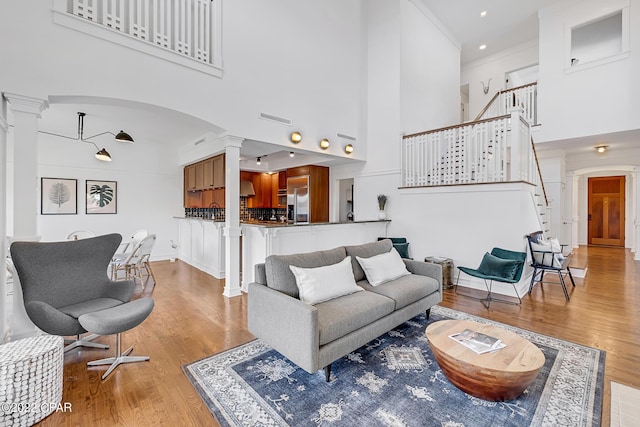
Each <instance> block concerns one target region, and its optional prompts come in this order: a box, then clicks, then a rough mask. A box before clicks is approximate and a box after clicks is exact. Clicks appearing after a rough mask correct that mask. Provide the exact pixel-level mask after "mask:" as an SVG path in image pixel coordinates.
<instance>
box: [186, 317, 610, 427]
mask: <svg viewBox="0 0 640 427" xmlns="http://www.w3.org/2000/svg"><path fill="white" fill-rule="evenodd" d="M443 319H470V320H475V321H477V322H480V323H493V324H495V322H492V321H490V320H487V319H482V318H479V317H475V316H471V315H468V314H465V313H462V312H459V311H454V310H450V309H446V308H442V307H437V306H436V307H434V308H433V309H432V310H431V316H430V319H429V320H428V321H427V320H426V318H425V316H424V315H421V316H417V317H415V318H413V319H411V320H410V321H408V322H406V323H404V324H402V325H400V326H398V327H397V328H395V329H393V330H392V331H390V332H389V333H387V334H385V335H382V336H381V337H379V338H378V339H376V340H374V341H372V342H370V343H368V344H367V345H366V346H364V347H362V348H360V349H358V350H356V351H354V352H353V353H351V354H349V355H348V356H345V357H343V358H342V359H340V360H338V361H336V362H334V363H333V365H332V380H331V382H329V383H327V382H325V380H324V372H323V371H318V372H317V373H315V374H312V375H311V374H308V373H307V372H305V371H304V370H302V369H300V368H298V367H297V366H296V365H295V364H293V363H292V362H290V361H289V360H287V359H286V358H285V357H284V356H282V355H281V354H280V353H278V352H276V351H275V350H273V349H271V348H270V347H269V346H267V345H266V344H264V343H262V342H261V341H260V340H254V341H251V342H249V343H247V344H244V345H242V346H239V347H236V348H233V349H231V350H227V351H225V352H222V353H219V354H216V355H214V356H210V357H207V358H205V359H202V360H200V361H198V362H194V363H191V364H189V365H186V366H184V372H185V373H186V375H187V377H188V378H189V380H190V381H191V383H192V384H193V385H194V387H195V388H196V390H197V391H198V393H199V394H200V396H201V397H202V399H203V400H204V401H205V403H206V404H207V405H208V407H209V409H210V410H211V412H212V413H213V415H214V416H215V418H216V420H217V421H218V422H219V423H220V424H221V425H223V426H361V425H366V426H393V427H395V426H398V427H400V426H416V427H418V426H419V427H426V426H445V427H462V426H467V427H471V426H473V427H476V426H518V427H521V426H529V425H531V426H599V425H600V418H601V412H602V388H603V374H604V359H605V352H604V351H601V350H598V349H594V348H591V347H585V346H581V345H578V344H573V343H570V342H567V341H562V340H559V339H556V338H552V337H548V336H544V335H539V334H536V333H533V332H529V331H525V330H522V329H518V328H515V327H511V326H508V325H504V324H499V325H500V327H502V328H504V329H507V330H509V331H512V332H515V333H517V334H519V335H521V336H523V337H524V338H526V339H528V340H529V341H531V342H533V343H534V344H535V345H537V346H538V347H539V348H540V350H542V352H543V353H544V355H545V358H546V362H545V365H544V366H543V368H542V370H541V371H540V374H539V375H538V377H537V378H536V380H535V381H534V382H533V383H532V384H531V385H530V386H529V387H528V388H527V390H525V392H524V393H523V394H522V395H521V396H520V397H518V398H517V399H514V400H511V401H508V402H487V401H484V400H481V399H478V398H475V397H472V396H470V395H468V394H466V393H464V392H463V391H460V390H459V389H457V388H456V387H455V386H453V385H452V384H451V383H450V382H449V381H448V380H447V379H446V378H445V377H444V375H443V374H442V371H440V369H439V367H438V364H437V362H436V361H435V359H434V357H433V354H432V352H431V349H430V348H429V343H428V341H427V339H426V337H425V334H424V331H425V329H426V327H427V325H428V324H429V323H431V322H435V321H438V320H443Z"/></svg>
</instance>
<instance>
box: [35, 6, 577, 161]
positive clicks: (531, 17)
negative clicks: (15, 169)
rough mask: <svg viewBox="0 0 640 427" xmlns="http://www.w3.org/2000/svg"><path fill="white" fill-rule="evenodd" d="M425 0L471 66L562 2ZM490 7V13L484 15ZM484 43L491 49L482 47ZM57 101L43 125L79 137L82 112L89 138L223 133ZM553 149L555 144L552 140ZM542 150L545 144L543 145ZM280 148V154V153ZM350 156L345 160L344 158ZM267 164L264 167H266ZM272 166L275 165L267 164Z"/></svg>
mask: <svg viewBox="0 0 640 427" xmlns="http://www.w3.org/2000/svg"><path fill="white" fill-rule="evenodd" d="M415 1H421V2H423V3H424V4H425V5H426V6H427V7H428V8H429V9H430V10H431V11H432V12H433V14H434V15H435V16H436V17H437V18H438V19H439V20H440V21H441V22H442V24H443V25H444V26H445V27H447V28H448V30H449V32H450V33H451V35H452V36H453V37H454V38H456V39H457V40H458V41H459V42H460V43H461V46H462V52H461V62H462V64H463V65H464V64H467V63H469V62H471V61H475V60H480V59H482V58H485V57H489V56H491V55H494V54H495V53H497V52H499V51H502V50H504V49H508V48H511V47H514V46H516V45H519V44H521V43H524V42H527V41H531V40H535V39H537V37H538V15H537V13H538V10H539V9H542V8H545V7H547V6H550V5H552V4H554V3H557V2H558V0H415ZM482 11H486V12H487V14H486V16H485V17H481V16H480V13H481V12H482ZM480 44H486V46H487V47H486V49H484V50H480V49H478V47H479V46H480ZM49 101H50V103H51V105H50V107H49V108H48V109H46V110H45V111H44V112H43V113H42V120H41V122H40V124H39V126H40V129H41V130H44V131H47V132H54V133H59V134H63V135H68V136H71V137H75V136H76V134H77V112H78V111H82V112H85V113H87V116H86V117H85V136H88V135H93V134H95V133H99V132H104V131H106V130H109V131H111V132H117V131H118V130H120V129H124V130H125V131H127V132H128V133H130V134H131V135H132V136H134V138H135V139H136V141H141V142H142V141H145V142H148V143H153V144H172V145H173V146H182V145H184V144H186V143H188V142H193V141H195V140H196V139H198V138H200V137H201V136H202V135H204V134H206V133H211V132H212V133H219V132H221V131H222V130H221V129H219V128H216V127H215V126H213V125H211V124H209V123H206V122H205V121H203V120H199V119H197V118H194V117H190V116H187V115H184V114H180V113H177V112H175V111H169V110H165V109H162V108H160V107H154V106H151V105H142V104H139V103H131V105H124V106H123V105H122V103H121V102H120V103H118V104H117V105H116V104H115V103H110V102H108V101H106V102H105V100H104V99H101V100H91V99H89V98H81V97H79V98H77V99H75V98H64V99H58V98H56V97H54V98H52V99H50V100H49ZM578 145H584V141H582V140H580V141H571V142H570V143H567V146H566V147H563V148H564V149H565V150H566V151H575V150H577V146H578ZM547 146H548V147H549V148H551V146H552V144H547ZM541 148H542V147H541ZM278 150H280V152H278ZM281 150H282V147H280V146H278V145H271V144H264V143H258V142H255V143H253V142H252V143H249V142H247V143H246V144H243V148H242V153H241V154H242V155H243V157H244V158H245V159H246V165H245V167H247V168H249V167H252V166H253V167H256V166H255V161H254V160H255V157H256V156H259V155H264V154H269V158H268V162H267V163H271V164H272V165H278V166H279V165H280V164H283V163H285V162H287V161H294V160H293V159H289V157H288V155H289V151H288V150H286V151H281ZM297 154H299V156H296V159H295V161H300V162H302V161H314V162H318V163H321V162H326V164H334V163H336V162H340V161H341V159H339V158H331V157H329V156H327V157H324V156H319V155H317V154H316V155H312V156H309V157H305V156H304V155H302V154H303V153H297ZM342 160H344V159H342ZM263 167H264V166H263ZM267 167H270V166H267Z"/></svg>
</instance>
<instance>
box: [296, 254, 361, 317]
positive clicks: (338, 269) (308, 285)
mask: <svg viewBox="0 0 640 427" xmlns="http://www.w3.org/2000/svg"><path fill="white" fill-rule="evenodd" d="M289 269H290V270H291V272H292V273H293V275H294V276H295V278H296V286H298V292H299V294H300V300H301V301H302V302H306V303H307V304H312V305H313V304H318V303H321V302H323V301H329V300H331V299H334V298H337V297H341V296H343V295H349V294H352V293H354V292H359V291H363V290H364V289H362V288H361V287H360V286H358V285H356V281H355V279H354V277H353V270H352V268H351V257H350V256H348V257H346V258H345V259H343V260H342V261H340V262H339V263H337V264H331V265H327V266H323V267H315V268H302V267H296V266H294V265H290V266H289Z"/></svg>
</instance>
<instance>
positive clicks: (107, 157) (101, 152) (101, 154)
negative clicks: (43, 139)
mask: <svg viewBox="0 0 640 427" xmlns="http://www.w3.org/2000/svg"><path fill="white" fill-rule="evenodd" d="M86 115H87V114H86V113H83V112H78V136H77V137H75V138H73V137H70V136H65V135H59V134H57V133H53V132H45V131H42V130H40V131H38V132H39V133H45V134H47V135H53V136H59V137H61V138H66V139H73V140H74V141H80V142H86V143H89V144H93V146H94V147H96V150H98V151H97V152H96V154H95V157H96V159H98V160H102V161H103V162H110V161H111V154H109V152H107V150H106V149H104V148H103V149H100V148H98V146H97V145H96V144H95V143H94V142H93V141H89V140H90V139H91V138H95V137H97V136H101V135H105V134H110V135H113V136H114V137H115V140H116V141H120V142H129V143H133V138H132V137H131V135H129V134H128V133H126V132H125V131H122V130H121V131H120V132H118V134H117V135H116V134H115V133H113V132H109V131H106V132H101V133H97V134H95V135H92V136H89V137H86V138H85V137H84V116H86Z"/></svg>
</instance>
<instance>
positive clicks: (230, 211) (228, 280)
mask: <svg viewBox="0 0 640 427" xmlns="http://www.w3.org/2000/svg"><path fill="white" fill-rule="evenodd" d="M221 141H222V143H223V144H224V146H225V195H224V203H225V226H224V236H225V239H224V249H225V261H224V267H225V278H224V291H223V293H222V294H223V295H224V296H225V297H235V296H238V295H241V294H242V288H241V286H240V257H241V254H240V235H241V229H240V147H241V146H242V141H244V139H243V138H239V137H237V136H231V135H226V136H223V137H222V138H221ZM251 267H252V266H244V268H251Z"/></svg>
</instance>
